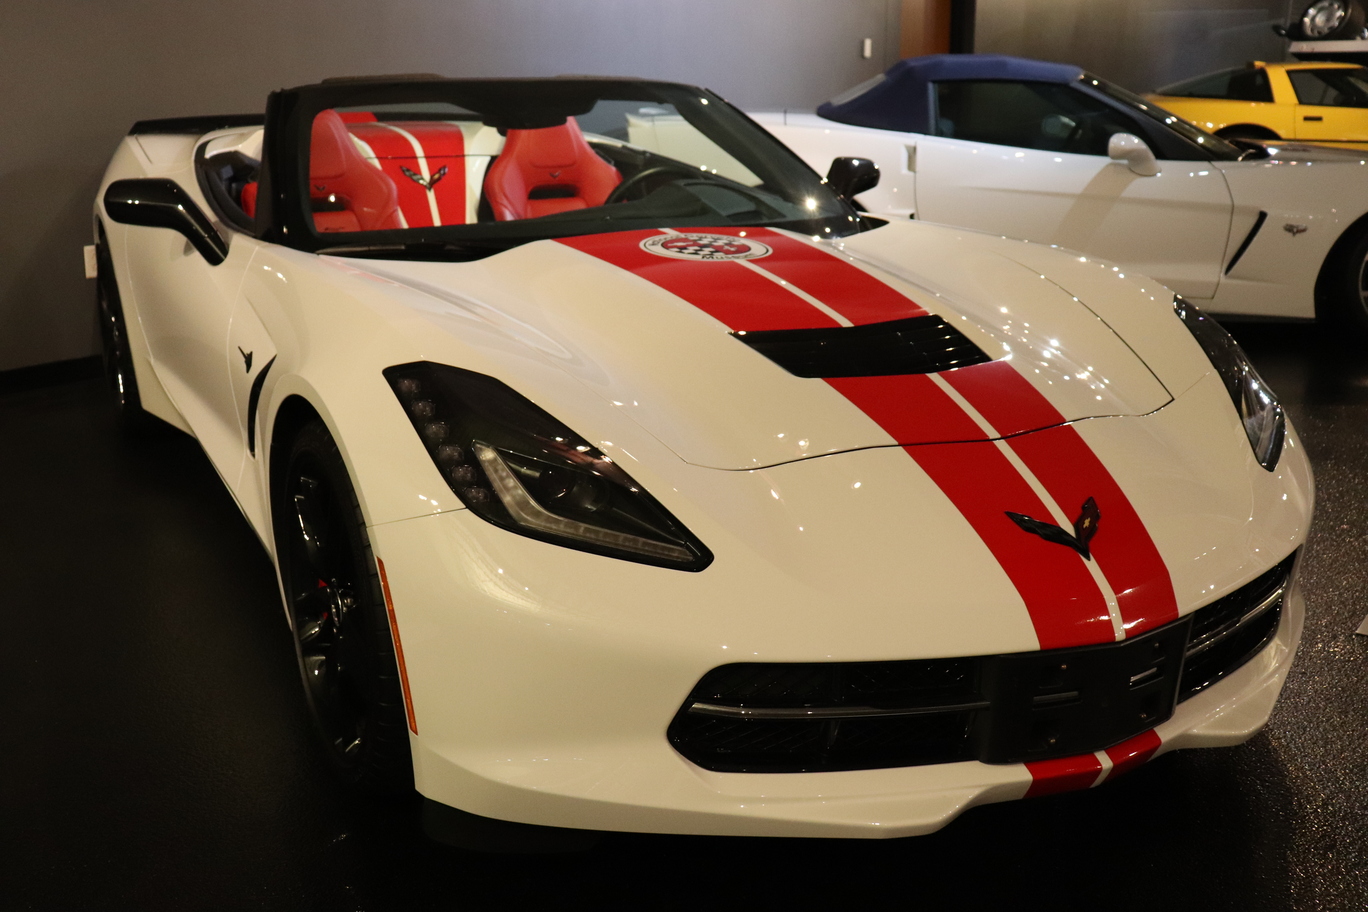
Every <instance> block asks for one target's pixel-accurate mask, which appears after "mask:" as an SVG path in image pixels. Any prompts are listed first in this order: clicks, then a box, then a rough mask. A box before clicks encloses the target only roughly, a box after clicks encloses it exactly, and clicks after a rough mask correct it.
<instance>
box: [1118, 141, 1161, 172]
mask: <svg viewBox="0 0 1368 912" xmlns="http://www.w3.org/2000/svg"><path fill="white" fill-rule="evenodd" d="M1107 157H1108V158H1110V159H1111V160H1112V161H1117V162H1125V163H1126V165H1127V167H1129V168H1130V169H1131V170H1132V171H1134V172H1135V173H1136V174H1139V175H1140V176H1141V177H1154V175H1156V174H1158V173H1159V160H1158V159H1157V158H1155V157H1154V151H1153V150H1152V149H1150V147H1149V146H1148V145H1146V143H1145V141H1144V140H1143V139H1141V138H1140V137H1138V136H1136V135H1135V134H1134V133H1113V134H1112V138H1111V139H1109V140H1107Z"/></svg>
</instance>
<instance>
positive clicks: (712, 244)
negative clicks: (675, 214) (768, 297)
mask: <svg viewBox="0 0 1368 912" xmlns="http://www.w3.org/2000/svg"><path fill="white" fill-rule="evenodd" d="M641 249H642V250H645V251H646V252H648V253H654V254H655V255H656V256H663V257H673V258H675V259H678V260H753V259H756V258H757V257H763V256H769V255H770V249H769V247H767V246H765V245H764V244H762V243H760V242H759V241H752V240H750V239H749V238H743V237H732V236H731V235H728V234H657V235H656V236H655V237H650V238H647V239H646V240H644V241H642V242H641Z"/></svg>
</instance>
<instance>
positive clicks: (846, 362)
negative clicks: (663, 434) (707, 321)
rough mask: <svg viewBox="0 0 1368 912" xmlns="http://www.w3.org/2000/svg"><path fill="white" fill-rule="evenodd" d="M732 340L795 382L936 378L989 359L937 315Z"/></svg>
mask: <svg viewBox="0 0 1368 912" xmlns="http://www.w3.org/2000/svg"><path fill="white" fill-rule="evenodd" d="M732 335H734V336H736V338H738V339H740V340H741V341H742V342H745V343H746V344H747V345H749V346H750V347H751V348H753V349H755V350H756V351H758V352H759V353H760V354H762V355H764V356H765V357H766V358H769V359H770V360H771V361H773V362H774V363H775V364H777V365H779V366H780V367H782V368H783V369H784V370H786V371H788V372H789V373H791V374H794V375H795V376H798V377H886V376H891V375H895V374H934V373H936V372H937V371H943V370H950V369H952V368H956V367H967V366H968V365H970V364H982V363H983V362H985V361H991V360H993V359H992V358H990V357H988V356H987V355H986V354H984V352H983V350H982V349H980V348H979V347H978V346H977V345H975V344H974V343H973V342H970V341H969V340H968V339H966V338H965V337H964V335H963V334H962V333H961V332H960V331H959V330H958V329H955V327H953V326H951V325H950V324H949V323H946V322H945V321H944V320H943V319H941V318H940V317H938V316H936V315H935V314H926V315H925V316H921V317H911V318H910V319H907V320H892V321H890V322H888V323H870V324H867V325H865V326H842V327H837V328H835V329H771V330H763V331H760V332H736V333H733V334H732Z"/></svg>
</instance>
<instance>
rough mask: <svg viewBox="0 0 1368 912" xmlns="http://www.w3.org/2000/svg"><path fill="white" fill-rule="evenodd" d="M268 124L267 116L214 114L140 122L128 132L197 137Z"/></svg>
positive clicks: (131, 133) (129, 133)
mask: <svg viewBox="0 0 1368 912" xmlns="http://www.w3.org/2000/svg"><path fill="white" fill-rule="evenodd" d="M265 123H266V115H265V114H212V115H207V116H205V117H166V118H163V119H161V120H140V121H138V122H137V123H135V124H134V125H133V126H132V128H131V129H129V131H128V135H129V136H137V135H139V134H148V133H164V134H165V133H190V134H194V135H196V136H198V135H200V134H202V133H208V132H209V131H210V130H227V129H229V128H230V127H259V126H262V125H263V124H265Z"/></svg>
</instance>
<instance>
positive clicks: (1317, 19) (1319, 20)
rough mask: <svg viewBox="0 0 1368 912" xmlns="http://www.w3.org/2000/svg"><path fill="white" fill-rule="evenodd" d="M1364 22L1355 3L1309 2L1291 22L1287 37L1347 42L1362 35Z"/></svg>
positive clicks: (1337, 0) (1336, 0)
mask: <svg viewBox="0 0 1368 912" xmlns="http://www.w3.org/2000/svg"><path fill="white" fill-rule="evenodd" d="M1364 19H1365V16H1364V11H1363V6H1362V4H1361V3H1360V2H1359V0H1313V2H1311V3H1308V4H1306V6H1304V7H1302V11H1301V13H1299V14H1298V15H1297V17H1296V18H1295V19H1293V20H1292V26H1291V28H1289V29H1288V34H1289V36H1290V37H1292V38H1293V39H1294V40H1301V41H1339V40H1348V39H1352V38H1358V37H1359V36H1360V35H1361V34H1362V32H1363V24H1364Z"/></svg>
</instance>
